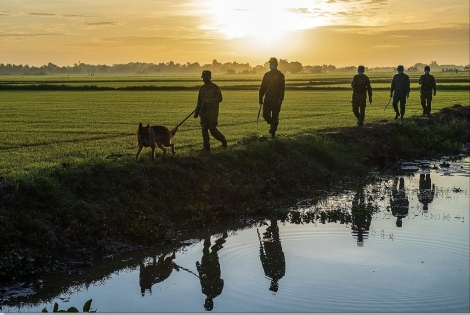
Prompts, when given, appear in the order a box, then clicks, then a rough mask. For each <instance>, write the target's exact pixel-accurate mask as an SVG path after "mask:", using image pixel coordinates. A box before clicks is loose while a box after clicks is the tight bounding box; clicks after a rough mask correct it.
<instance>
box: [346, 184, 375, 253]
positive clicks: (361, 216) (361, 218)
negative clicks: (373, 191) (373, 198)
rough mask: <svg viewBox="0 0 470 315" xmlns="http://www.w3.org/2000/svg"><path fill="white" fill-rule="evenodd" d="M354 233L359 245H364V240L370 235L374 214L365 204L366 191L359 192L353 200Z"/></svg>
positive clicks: (352, 227)
mask: <svg viewBox="0 0 470 315" xmlns="http://www.w3.org/2000/svg"><path fill="white" fill-rule="evenodd" d="M351 213H352V226H351V229H352V231H353V232H352V233H353V236H354V237H356V239H357V246H359V247H362V246H364V240H365V239H367V236H368V235H369V229H370V223H371V221H372V214H371V212H370V211H369V210H368V209H367V207H366V204H365V198H364V192H362V191H361V192H359V191H358V192H357V193H356V196H354V200H353V202H352V208H351Z"/></svg>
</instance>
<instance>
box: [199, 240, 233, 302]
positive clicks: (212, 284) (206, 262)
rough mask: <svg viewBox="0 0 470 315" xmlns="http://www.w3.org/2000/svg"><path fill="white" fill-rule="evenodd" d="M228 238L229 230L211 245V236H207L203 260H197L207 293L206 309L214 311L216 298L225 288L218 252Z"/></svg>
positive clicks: (201, 279) (202, 283)
mask: <svg viewBox="0 0 470 315" xmlns="http://www.w3.org/2000/svg"><path fill="white" fill-rule="evenodd" d="M226 238H227V232H224V233H223V235H222V237H221V238H219V239H217V240H216V241H215V244H214V245H213V246H212V247H211V239H210V236H207V237H206V238H205V239H204V247H203V249H202V258H201V262H200V263H199V261H197V262H196V268H197V271H198V272H199V280H200V282H201V289H202V293H204V294H205V295H206V300H205V302H204V309H205V310H206V311H212V309H213V308H214V298H216V297H217V296H219V295H220V294H221V293H222V290H223V288H224V280H223V279H222V278H221V272H220V263H219V255H218V252H219V250H221V249H222V248H223V246H222V245H223V244H224V243H225V242H226V241H225V239H226Z"/></svg>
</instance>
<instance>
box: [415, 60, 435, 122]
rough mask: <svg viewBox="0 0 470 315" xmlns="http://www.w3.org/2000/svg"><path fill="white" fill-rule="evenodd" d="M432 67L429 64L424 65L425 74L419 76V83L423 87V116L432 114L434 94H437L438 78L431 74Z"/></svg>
mask: <svg viewBox="0 0 470 315" xmlns="http://www.w3.org/2000/svg"><path fill="white" fill-rule="evenodd" d="M430 71H431V68H430V67H429V66H426V67H424V74H423V75H421V77H419V84H420V85H421V88H420V90H419V93H420V98H421V106H422V107H423V116H429V115H431V101H432V96H433V94H434V96H436V79H434V76H433V75H431V74H429V72H430Z"/></svg>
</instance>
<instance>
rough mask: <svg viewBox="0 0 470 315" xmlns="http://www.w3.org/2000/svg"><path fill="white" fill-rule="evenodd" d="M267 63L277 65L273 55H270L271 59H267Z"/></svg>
mask: <svg viewBox="0 0 470 315" xmlns="http://www.w3.org/2000/svg"><path fill="white" fill-rule="evenodd" d="M269 64H270V65H277V64H278V63H277V59H276V58H274V57H271V59H269Z"/></svg>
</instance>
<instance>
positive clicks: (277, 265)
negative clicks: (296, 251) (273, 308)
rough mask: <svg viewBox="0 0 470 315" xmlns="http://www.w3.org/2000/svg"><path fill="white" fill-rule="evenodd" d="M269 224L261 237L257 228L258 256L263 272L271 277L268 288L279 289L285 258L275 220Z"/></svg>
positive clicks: (275, 290)
mask: <svg viewBox="0 0 470 315" xmlns="http://www.w3.org/2000/svg"><path fill="white" fill-rule="evenodd" d="M270 222H271V224H270V225H269V226H268V227H267V228H266V231H265V232H264V233H263V238H261V235H260V233H259V229H257V230H256V231H257V233H258V239H259V257H260V259H261V265H263V270H264V274H265V275H266V276H267V277H268V278H270V279H271V284H270V286H269V290H271V291H273V292H277V291H278V290H279V280H280V279H281V278H282V277H284V275H285V274H286V259H285V257H284V252H283V251H282V246H281V239H280V238H279V227H278V226H277V220H276V219H271V221H270Z"/></svg>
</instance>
